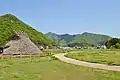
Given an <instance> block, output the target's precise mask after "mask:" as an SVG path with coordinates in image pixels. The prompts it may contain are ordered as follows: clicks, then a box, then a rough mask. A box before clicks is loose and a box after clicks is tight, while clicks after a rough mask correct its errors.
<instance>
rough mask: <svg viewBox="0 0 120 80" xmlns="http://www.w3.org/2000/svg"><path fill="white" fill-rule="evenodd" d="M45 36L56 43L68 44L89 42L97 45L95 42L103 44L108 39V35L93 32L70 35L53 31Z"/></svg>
mask: <svg viewBox="0 0 120 80" xmlns="http://www.w3.org/2000/svg"><path fill="white" fill-rule="evenodd" d="M46 36H47V37H48V38H49V39H51V40H53V41H55V42H56V43H57V44H58V45H61V42H62V45H63V44H64V46H65V45H68V44H80V45H81V44H91V45H97V44H104V43H105V42H106V40H108V39H110V38H111V37H110V36H107V35H102V34H94V33H88V32H84V33H82V34H77V35H70V34H62V35H58V34H55V33H51V32H49V33H47V34H46Z"/></svg>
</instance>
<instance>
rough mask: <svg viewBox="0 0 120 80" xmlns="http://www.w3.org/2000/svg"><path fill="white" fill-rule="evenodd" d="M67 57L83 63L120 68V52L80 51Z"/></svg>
mask: <svg viewBox="0 0 120 80" xmlns="http://www.w3.org/2000/svg"><path fill="white" fill-rule="evenodd" d="M65 56H67V57H70V58H74V59H77V60H81V61H87V62H92V63H101V64H108V65H119V66H120V50H80V51H77V52H73V53H69V54H67V55H65Z"/></svg>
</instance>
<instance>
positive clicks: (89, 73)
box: [0, 56, 120, 80]
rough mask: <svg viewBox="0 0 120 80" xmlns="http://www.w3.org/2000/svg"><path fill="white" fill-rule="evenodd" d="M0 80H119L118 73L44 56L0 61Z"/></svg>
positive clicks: (119, 74) (119, 73)
mask: <svg viewBox="0 0 120 80" xmlns="http://www.w3.org/2000/svg"><path fill="white" fill-rule="evenodd" d="M0 80H120V72H116V71H105V70H99V69H92V68H87V67H81V66H76V65H72V64H67V63H64V62H61V61H59V60H58V59H56V58H54V57H51V56H46V57H36V58H32V59H30V58H22V59H19V58H13V59H4V60H2V59H0Z"/></svg>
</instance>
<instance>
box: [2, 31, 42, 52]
mask: <svg viewBox="0 0 120 80" xmlns="http://www.w3.org/2000/svg"><path fill="white" fill-rule="evenodd" d="M8 45H9V46H10V47H9V48H6V49H5V50H4V52H3V54H40V50H39V48H38V47H37V46H36V45H35V44H34V43H33V42H32V41H31V40H30V39H29V37H28V35H27V34H26V33H24V32H15V34H14V35H13V36H12V38H11V40H10V42H8V43H7V44H6V46H8Z"/></svg>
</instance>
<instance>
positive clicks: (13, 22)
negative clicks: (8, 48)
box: [0, 14, 54, 46]
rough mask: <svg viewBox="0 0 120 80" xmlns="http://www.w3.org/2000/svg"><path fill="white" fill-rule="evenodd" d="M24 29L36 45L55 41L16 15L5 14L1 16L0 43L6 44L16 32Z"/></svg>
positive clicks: (50, 43) (49, 43)
mask: <svg viewBox="0 0 120 80" xmlns="http://www.w3.org/2000/svg"><path fill="white" fill-rule="evenodd" d="M15 31H16V32H17V31H24V32H25V33H27V34H28V36H29V38H30V39H31V40H32V41H33V42H34V43H35V44H36V45H52V44H54V43H53V41H51V40H50V39H48V38H47V37H46V36H45V35H44V34H43V33H41V32H38V31H37V30H35V29H33V28H32V27H31V26H29V25H27V24H25V23H24V22H22V21H21V20H19V19H18V18H17V17H16V16H14V15H11V14H5V15H3V16H0V45H1V46H2V45H5V44H6V43H7V42H8V41H9V40H10V37H11V36H12V34H13V33H14V32H15Z"/></svg>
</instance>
